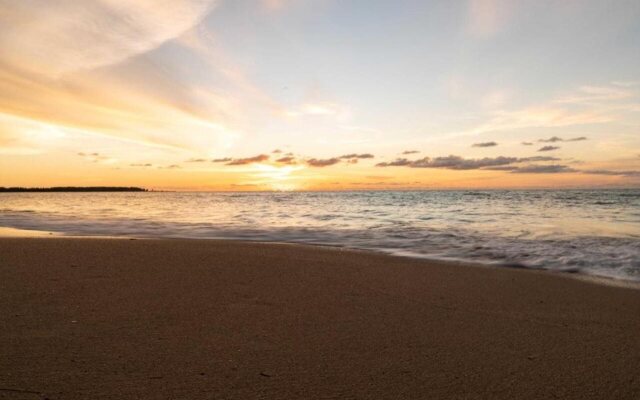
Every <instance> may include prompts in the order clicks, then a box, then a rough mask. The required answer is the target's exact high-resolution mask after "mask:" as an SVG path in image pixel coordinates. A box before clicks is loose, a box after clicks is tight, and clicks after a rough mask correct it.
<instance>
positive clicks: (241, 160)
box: [227, 154, 269, 165]
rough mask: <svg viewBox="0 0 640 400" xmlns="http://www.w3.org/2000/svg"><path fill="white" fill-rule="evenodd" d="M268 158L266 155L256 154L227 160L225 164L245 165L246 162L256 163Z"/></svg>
mask: <svg viewBox="0 0 640 400" xmlns="http://www.w3.org/2000/svg"><path fill="white" fill-rule="evenodd" d="M268 159H269V156H268V155H266V154H260V155H257V156H255V157H248V158H234V159H233V160H231V161H229V162H228V163H227V165H247V164H253V163H258V162H262V161H267V160H268Z"/></svg>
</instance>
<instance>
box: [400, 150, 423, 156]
mask: <svg viewBox="0 0 640 400" xmlns="http://www.w3.org/2000/svg"><path fill="white" fill-rule="evenodd" d="M418 153H420V151H419V150H405V151H403V152H402V155H405V156H407V155H409V154H418Z"/></svg>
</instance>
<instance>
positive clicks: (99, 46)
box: [0, 0, 216, 74]
mask: <svg viewBox="0 0 640 400" xmlns="http://www.w3.org/2000/svg"><path fill="white" fill-rule="evenodd" d="M215 3H216V1H214V0H176V1H171V2H163V3H162V4H161V5H159V4H157V2H155V1H153V0H139V1H130V0H103V1H85V2H82V4H79V3H76V2H69V1H65V0H32V1H29V2H28V3H24V2H5V3H3V5H2V12H0V26H2V31H3V34H2V36H0V51H1V56H2V60H3V61H5V62H9V63H11V64H14V65H17V66H19V67H20V68H28V69H30V70H31V71H32V72H36V73H52V74H62V73H68V72H72V71H76V70H79V69H92V68H97V67H103V66H107V65H113V64H117V63H119V62H122V61H123V60H126V59H128V58H130V57H133V56H136V55H138V54H142V53H146V52H148V51H150V50H153V49H155V48H157V47H158V46H160V45H161V44H163V43H165V42H167V41H168V40H171V39H173V38H176V37H177V36H179V35H181V34H182V33H183V32H185V31H187V30H189V29H191V28H192V27H193V26H194V25H196V24H197V23H198V22H200V21H201V20H202V18H203V17H204V16H205V15H206V14H207V13H208V12H209V11H210V10H211V9H212V7H213V6H214V5H215ZM34 66H38V67H40V66H46V68H37V69H31V67H34Z"/></svg>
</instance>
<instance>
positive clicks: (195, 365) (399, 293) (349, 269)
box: [0, 238, 640, 400]
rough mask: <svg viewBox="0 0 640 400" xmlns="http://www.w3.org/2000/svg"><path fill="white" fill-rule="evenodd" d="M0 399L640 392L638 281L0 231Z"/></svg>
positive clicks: (600, 395)
mask: <svg viewBox="0 0 640 400" xmlns="http://www.w3.org/2000/svg"><path fill="white" fill-rule="evenodd" d="M0 327H1V328H0V329H1V330H0V398H6V399H38V398H40V399H42V398H48V399H52V400H54V399H258V398H260V399H434V398H446V399H476V398H477V399H550V398H561V399H604V398H606V399H639V398H640V374H639V367H640V291H639V290H637V289H629V288H619V287H610V286H605V285H599V284H595V283H590V282H583V281H579V280H575V279H571V278H568V277H565V276H559V275H558V274H552V273H544V272H534V271H524V270H509V269H493V268H484V267H474V266H464V265H447V264H442V263H435V262H426V261H419V260H411V259H403V258H395V257H390V256H384V255H379V254H370V253H364V252H353V251H340V250H336V249H323V248H313V247H305V246H295V245H275V244H247V243H241V242H220V241H188V240H108V239H104V240H103V239H56V238H54V239H33V238H30V239H27V238H17V239H6V238H5V239H0Z"/></svg>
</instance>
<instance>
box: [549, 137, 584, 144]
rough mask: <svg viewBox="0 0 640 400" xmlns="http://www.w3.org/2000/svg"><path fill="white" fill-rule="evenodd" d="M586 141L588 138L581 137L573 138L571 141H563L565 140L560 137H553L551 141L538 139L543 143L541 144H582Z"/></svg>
mask: <svg viewBox="0 0 640 400" xmlns="http://www.w3.org/2000/svg"><path fill="white" fill-rule="evenodd" d="M584 140H587V137H586V136H580V137H575V138H571V139H563V138H561V137H558V136H552V137H550V138H549V139H538V142H541V143H556V142H582V141H584Z"/></svg>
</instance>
